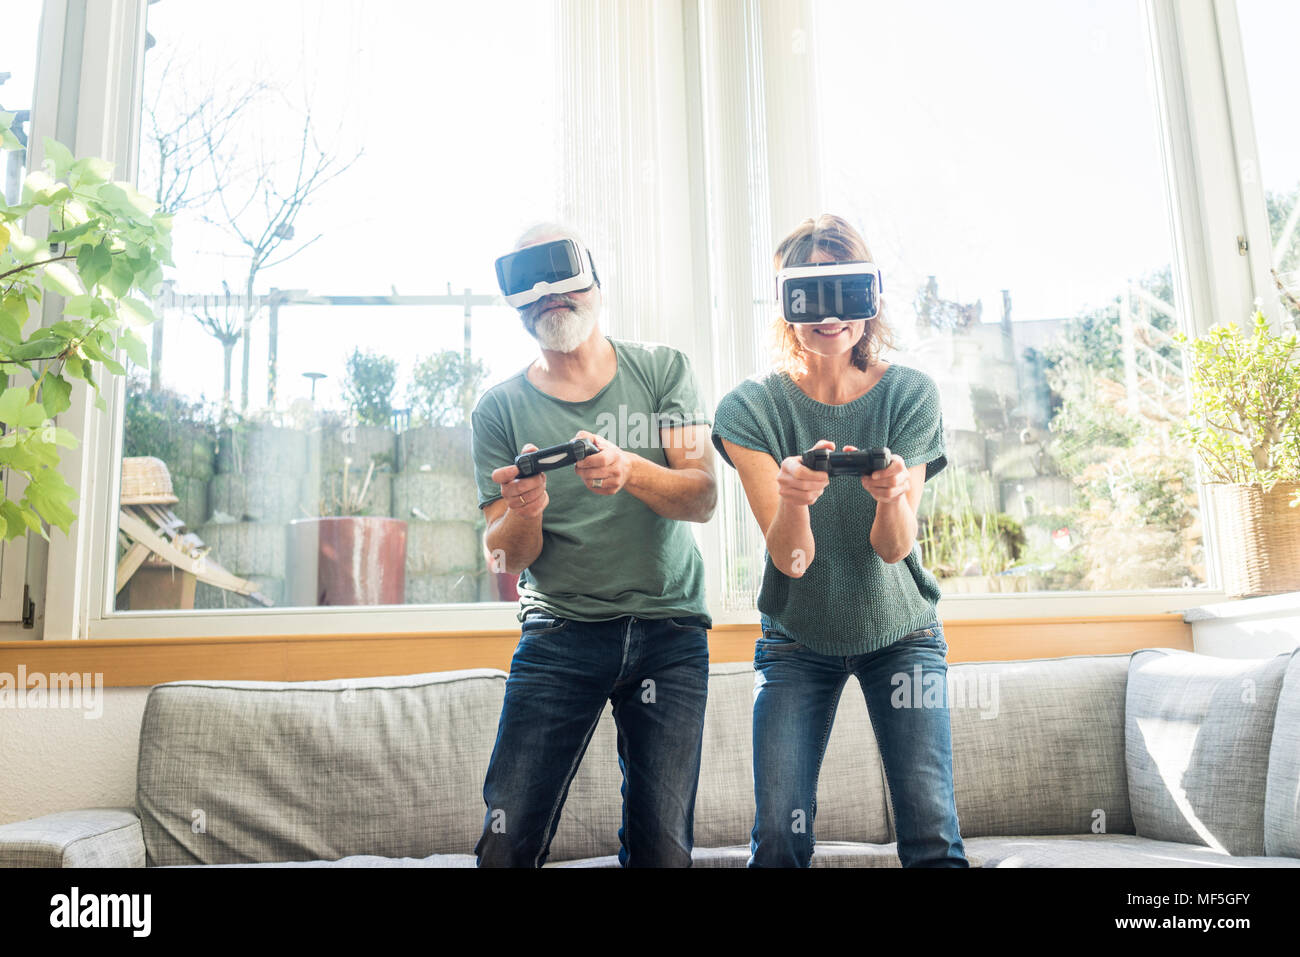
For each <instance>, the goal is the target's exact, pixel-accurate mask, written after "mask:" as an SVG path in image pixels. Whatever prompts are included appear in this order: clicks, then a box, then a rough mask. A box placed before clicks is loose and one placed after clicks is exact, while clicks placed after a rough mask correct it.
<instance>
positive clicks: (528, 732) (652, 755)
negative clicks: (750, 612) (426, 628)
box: [474, 612, 709, 867]
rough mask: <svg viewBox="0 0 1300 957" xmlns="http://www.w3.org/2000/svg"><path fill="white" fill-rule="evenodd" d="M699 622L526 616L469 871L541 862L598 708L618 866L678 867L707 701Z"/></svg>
mask: <svg viewBox="0 0 1300 957" xmlns="http://www.w3.org/2000/svg"><path fill="white" fill-rule="evenodd" d="M704 624H705V622H704V620H703V619H701V618H699V617H696V616H687V617H684V618H659V619H646V618H633V617H623V618H615V619H613V620H611V621H596V622H585V621H573V620H570V619H567V618H554V617H551V616H549V615H543V614H541V613H538V612H530V613H529V614H528V616H527V617H526V618H525V620H524V622H523V629H522V630H523V635H522V637H521V638H520V640H519V646H518V648H517V649H516V650H515V654H514V659H513V660H512V661H511V664H510V677H509V678H508V679H507V681H506V696H505V703H504V705H503V706H502V708H501V722H500V724H499V725H498V727H497V740H496V745H495V746H494V747H493V749H492V759H491V762H490V763H489V765H488V771H487V779H486V781H485V782H484V784H483V800H484V801H486V802H487V813H486V815H485V817H484V821H483V835H482V837H480V838H479V841H478V844H477V846H476V847H475V848H474V852H475V854H476V855H477V856H478V864H479V866H480V867H540V866H541V865H542V864H543V863H544V862H545V861H546V856H547V854H548V853H549V852H550V846H551V840H552V839H553V838H554V837H555V830H556V828H557V827H558V826H559V823H560V811H561V808H563V806H564V800H565V798H566V797H567V796H568V793H569V783H570V782H571V781H572V780H573V775H574V774H575V773H576V772H577V770H578V764H579V763H580V762H581V761H582V756H583V754H584V753H585V752H586V750H587V743H588V742H589V741H590V740H591V735H592V732H594V731H595V730H596V723H597V722H598V721H599V720H600V716H601V714H602V712H603V711H604V709H605V702H606V701H609V702H611V703H612V704H613V706H614V723H615V725H616V726H617V728H618V763H619V767H620V768H622V770H623V787H622V794H623V822H622V826H621V827H620V828H619V831H618V837H619V843H620V847H619V852H618V860H619V863H620V864H621V865H622V866H624V867H689V866H690V864H691V849H692V847H693V844H694V836H693V829H694V824H695V789H696V785H697V784H698V782H699V776H700V749H701V747H702V743H703V737H704V704H705V700H706V698H707V697H708V692H709V643H708V632H707V631H706V630H705V628H704ZM597 757H598V759H599V760H607V756H606V755H603V754H602V755H598V756H597Z"/></svg>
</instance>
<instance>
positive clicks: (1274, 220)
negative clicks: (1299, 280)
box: [1264, 185, 1300, 272]
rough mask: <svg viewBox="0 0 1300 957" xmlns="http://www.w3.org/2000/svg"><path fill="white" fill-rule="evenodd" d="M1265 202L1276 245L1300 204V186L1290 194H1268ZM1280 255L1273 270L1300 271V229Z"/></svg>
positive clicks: (1270, 232)
mask: <svg viewBox="0 0 1300 957" xmlns="http://www.w3.org/2000/svg"><path fill="white" fill-rule="evenodd" d="M1264 202H1265V205H1266V207H1267V208H1268V226H1269V236H1270V237H1272V240H1273V242H1274V243H1277V242H1278V241H1279V240H1281V238H1282V232H1283V230H1284V229H1285V228H1286V221H1287V219H1288V217H1289V216H1290V215H1291V211H1292V210H1293V209H1295V205H1296V203H1300V185H1298V186H1296V187H1295V189H1293V190H1291V191H1290V192H1288V193H1273V192H1269V193H1266V194H1265V196H1264ZM1278 252H1279V255H1277V256H1276V257H1274V259H1275V261H1274V263H1273V268H1275V269H1277V270H1278V271H1279V272H1290V271H1292V270H1295V269H1300V229H1296V230H1294V231H1293V232H1292V233H1291V235H1290V236H1289V237H1288V240H1287V243H1286V248H1285V249H1281V250H1279V251H1278Z"/></svg>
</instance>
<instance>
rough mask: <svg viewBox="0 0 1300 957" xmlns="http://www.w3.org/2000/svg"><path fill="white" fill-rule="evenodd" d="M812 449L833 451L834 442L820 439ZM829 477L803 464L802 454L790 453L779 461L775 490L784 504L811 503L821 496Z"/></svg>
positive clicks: (828, 482) (829, 479)
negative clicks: (779, 466)
mask: <svg viewBox="0 0 1300 957" xmlns="http://www.w3.org/2000/svg"><path fill="white" fill-rule="evenodd" d="M813 448H814V449H830V450H831V451H832V452H833V451H835V443H834V442H832V441H830V440H829V439H822V440H821V441H820V442H818V443H817V444H816V445H814V446H813ZM830 481H831V477H830V476H829V475H827V474H826V473H825V472H818V471H816V470H815V469H810V468H808V466H806V465H804V464H803V456H802V455H791V456H790V457H789V458H787V459H783V460H782V461H781V470H780V471H779V472H778V473H777V475H776V490H777V494H778V495H780V496H781V501H782V502H783V503H784V504H786V505H805V506H806V505H811V504H812V503H813V502H815V501H817V500H818V499H819V498H821V497H822V493H823V492H825V491H826V487H827V486H828V485H829V484H830Z"/></svg>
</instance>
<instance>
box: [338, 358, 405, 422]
mask: <svg viewBox="0 0 1300 957" xmlns="http://www.w3.org/2000/svg"><path fill="white" fill-rule="evenodd" d="M395 388H397V360H396V359H391V358H389V357H388V356H381V355H376V354H375V353H373V352H370V351H369V350H367V351H365V352H362V351H361V350H360V349H353V350H352V355H350V356H348V382H347V385H346V386H344V389H343V394H344V397H345V398H346V399H347V402H348V406H349V407H350V408H351V409H352V411H353V412H354V413H355V414H356V417H357V420H358V421H359V422H360V423H361V424H362V425H378V426H386V425H389V424H390V423H391V422H392V418H393V390H394V389H395Z"/></svg>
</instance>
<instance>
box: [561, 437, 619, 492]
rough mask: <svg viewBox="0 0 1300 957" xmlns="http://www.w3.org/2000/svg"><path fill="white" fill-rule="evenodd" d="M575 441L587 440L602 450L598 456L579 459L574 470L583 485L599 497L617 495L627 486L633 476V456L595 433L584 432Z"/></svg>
mask: <svg viewBox="0 0 1300 957" xmlns="http://www.w3.org/2000/svg"><path fill="white" fill-rule="evenodd" d="M574 438H575V439H586V440H588V441H589V442H591V444H592V445H594V446H596V448H598V449H600V452H599V453H598V454H596V455H588V456H587V457H586V458H585V459H579V460H578V461H577V462H575V463H574V465H573V468H574V469H575V470H576V471H577V473H578V478H580V479H582V481H583V484H584V485H586V486H587V488H589V489H591V490H592V491H593V492H595V493H596V494H597V495H616V494H618V493H619V492H620V491H621V490H622V489H623V486H625V485H627V480H628V477H629V476H630V475H631V474H632V456H631V455H629V454H628V453H627V452H624V451H623V450H622V449H620V448H619V447H618V446H617V445H615V444H614V443H613V442H611V441H610V440H609V439H607V438H605V437H603V436H600V435H596V434H595V433H593V432H586V431H582V432H579V433H578V434H577V435H575V436H574Z"/></svg>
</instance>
